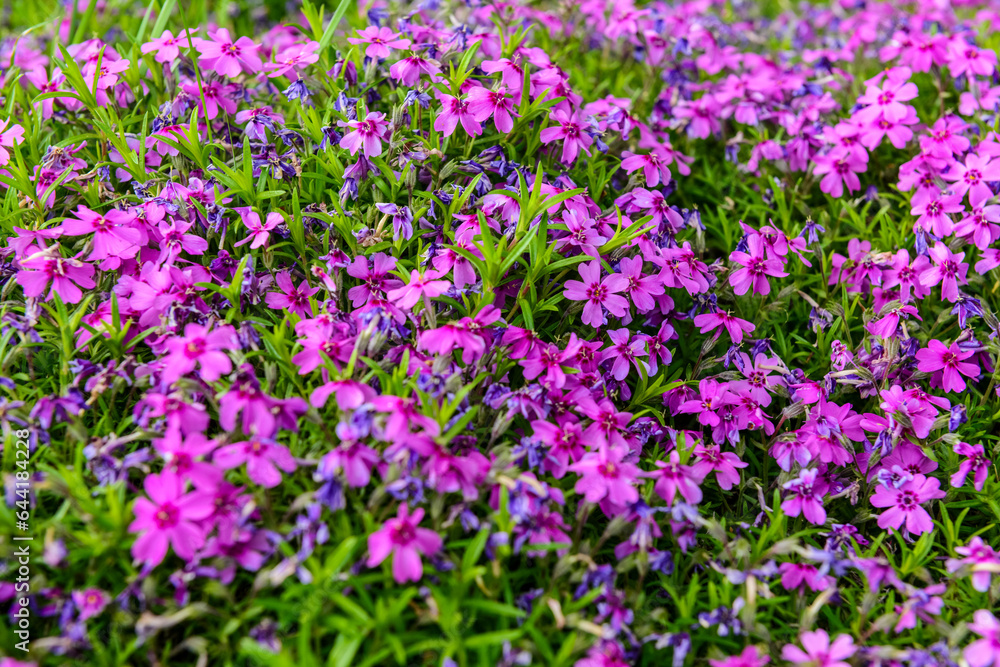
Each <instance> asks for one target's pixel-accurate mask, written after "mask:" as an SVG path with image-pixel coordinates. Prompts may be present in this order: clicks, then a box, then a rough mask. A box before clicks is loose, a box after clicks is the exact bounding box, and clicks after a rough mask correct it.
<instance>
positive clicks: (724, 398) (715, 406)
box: [677, 378, 732, 426]
mask: <svg viewBox="0 0 1000 667" xmlns="http://www.w3.org/2000/svg"><path fill="white" fill-rule="evenodd" d="M698 392H699V394H700V397H699V398H696V399H691V400H689V401H684V402H683V403H681V404H680V406H679V407H678V408H677V412H678V413H681V414H685V413H687V414H690V413H695V412H697V413H698V423H699V424H702V425H703V426H718V425H719V423H720V422H721V420H720V419H719V415H718V414H717V411H719V410H721V409H722V408H724V407H725V406H726V405H729V403H730V402H731V401H732V395H731V394H730V393H729V389H728V388H727V387H726V386H725V385H723V384H720V383H719V382H716V381H715V380H713V379H711V378H705V379H704V380H702V381H700V382H699V383H698Z"/></svg>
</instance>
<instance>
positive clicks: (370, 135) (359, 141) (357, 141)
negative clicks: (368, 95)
mask: <svg viewBox="0 0 1000 667" xmlns="http://www.w3.org/2000/svg"><path fill="white" fill-rule="evenodd" d="M337 124H338V125H340V126H341V127H349V128H351V131H350V132H348V133H347V134H345V135H344V138H343V139H341V140H340V147H341V148H346V149H347V150H349V151H351V155H354V154H355V153H357V152H358V149H363V150H362V153H363V154H364V156H365V157H374V156H376V155H381V154H382V141H383V140H385V141H388V140H389V121H387V120H385V114H384V113H380V112H378V111H369V112H368V115H367V116H365V119H364V120H349V121H347V122H346V123H345V122H343V121H338V123H337Z"/></svg>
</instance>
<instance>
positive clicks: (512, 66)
mask: <svg viewBox="0 0 1000 667" xmlns="http://www.w3.org/2000/svg"><path fill="white" fill-rule="evenodd" d="M480 66H481V67H482V68H483V71H484V72H486V73H488V74H496V73H497V72H500V79H501V81H503V85H505V86H507V87H508V88H509V89H511V90H513V91H514V93H515V94H516V95H517V96H518V97H520V95H521V89H522V88H523V87H524V69H523V68H522V67H521V66H520V65H519V64H517V63H515V62H514V61H512V60H510V59H508V58H501V59H500V60H484V61H483V62H482V65H480Z"/></svg>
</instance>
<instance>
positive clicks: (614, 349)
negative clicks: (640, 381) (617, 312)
mask: <svg viewBox="0 0 1000 667" xmlns="http://www.w3.org/2000/svg"><path fill="white" fill-rule="evenodd" d="M608 337H609V338H610V339H611V345H610V346H609V347H607V348H606V349H605V350H604V351H603V352H602V353H601V362H605V361H608V360H612V361H613V363H612V364H611V375H612V377H614V378H615V379H616V380H618V381H621V380H624V379H625V378H626V377H628V370H629V368H630V367H631V366H633V365H634V366H635V367H636V369H641V368H645V369H647V370H646V373H647V375H648V374H649V371H648V368H649V366H648V365H647V364H646V362H644V361H641V360H639V359H638V358H637V357H644V356H646V341H645V339H644V338H642V337H641V336H635V337H634V338H633V337H632V332H631V331H629V330H628V329H626V328H622V329H612V330H610V331H608ZM630 339H631V340H630Z"/></svg>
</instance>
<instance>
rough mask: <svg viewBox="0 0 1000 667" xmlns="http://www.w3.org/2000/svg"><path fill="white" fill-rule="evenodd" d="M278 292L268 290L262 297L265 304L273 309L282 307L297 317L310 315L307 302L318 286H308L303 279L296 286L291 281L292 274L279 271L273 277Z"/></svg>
mask: <svg viewBox="0 0 1000 667" xmlns="http://www.w3.org/2000/svg"><path fill="white" fill-rule="evenodd" d="M274 282H275V283H277V285H278V288H279V289H280V290H281V291H280V292H268V293H267V296H265V297H264V301H265V302H266V303H267V305H268V306H269V307H271V308H274V309H275V310H281V309H282V308H286V309H288V312H290V313H293V314H295V315H298V316H299V317H312V306H311V305H310V304H309V297H311V296H312V295H313V294H315V293H316V292H318V291H319V288H318V287H310V286H309V283H308V282H306V281H305V280H303V281H302V282H301V283H299V286H298V287H296V286H295V283H293V282H292V276H291V274H290V273H289V272H288V271H279V272H278V274H277V275H276V276H275V278H274Z"/></svg>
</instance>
